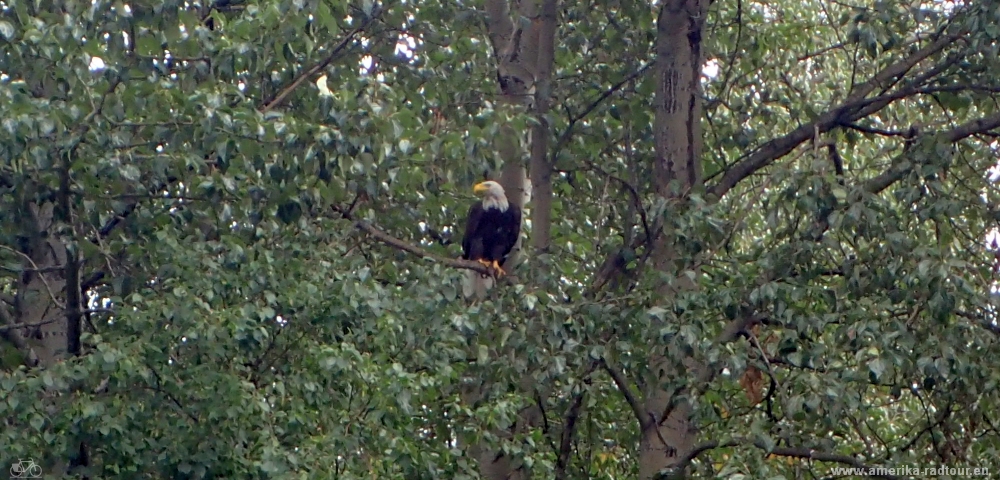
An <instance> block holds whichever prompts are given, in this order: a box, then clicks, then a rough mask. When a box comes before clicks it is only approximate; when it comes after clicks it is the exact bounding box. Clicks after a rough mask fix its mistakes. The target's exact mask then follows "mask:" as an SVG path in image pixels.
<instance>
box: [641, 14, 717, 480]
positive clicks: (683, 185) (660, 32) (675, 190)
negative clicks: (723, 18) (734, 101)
mask: <svg viewBox="0 0 1000 480" xmlns="http://www.w3.org/2000/svg"><path fill="white" fill-rule="evenodd" d="M708 4H709V2H708V1H707V0H700V1H699V0H670V1H667V2H666V3H664V4H663V6H662V7H661V8H660V13H659V17H658V19H657V39H656V65H657V67H656V68H657V76H658V78H657V80H658V85H657V89H656V99H655V110H656V112H655V125H654V129H655V142H656V145H655V149H656V159H655V163H654V165H653V172H654V182H655V185H654V190H655V192H656V194H657V196H658V197H660V198H661V199H662V200H663V201H667V202H668V205H669V204H671V203H676V202H670V201H671V200H673V199H677V198H681V197H684V196H686V195H687V193H689V192H690V191H691V189H692V188H695V187H697V186H698V185H699V184H700V182H701V164H700V150H701V128H700V127H701V125H700V122H701V94H700V77H701V63H702V60H701V33H702V26H703V24H704V18H705V15H706V13H707V9H708ZM667 223H668V224H669V222H667ZM667 228H669V226H668V227H667ZM672 238H674V236H673V235H671V234H669V232H665V233H664V234H663V235H660V236H659V237H658V240H657V241H656V242H654V254H653V264H654V266H655V268H656V269H657V270H659V271H665V272H667V273H671V274H674V273H677V272H676V269H677V268H676V266H675V259H676V258H677V252H676V249H675V247H674V245H672V244H671V243H670V239H672ZM678 278H684V277H683V276H678ZM679 288H694V285H693V284H689V285H679ZM661 293H662V294H663V297H664V298H666V299H669V298H670V297H671V296H672V295H673V291H672V290H671V289H670V288H667V287H663V288H662V292H661ZM680 351H681V349H680V348H672V346H670V345H668V346H666V347H665V349H663V350H661V351H660V352H659V353H657V354H655V355H653V356H652V358H650V361H649V364H650V367H651V368H650V370H651V371H652V376H653V378H652V379H651V380H652V381H650V382H648V383H647V385H649V387H647V390H646V392H644V400H643V410H644V413H645V414H648V415H649V418H647V419H639V421H640V424H641V425H643V431H642V435H641V438H640V452H639V478H640V479H643V480H646V479H653V478H657V477H658V476H659V475H660V474H661V472H665V471H669V468H670V467H673V466H675V465H676V463H677V461H678V459H680V458H683V457H684V455H686V454H687V453H688V452H689V451H690V450H691V448H692V446H693V443H694V432H693V430H692V428H691V423H690V418H689V417H690V413H691V409H690V406H689V405H688V404H686V403H684V402H682V401H677V400H676V399H674V398H673V395H674V393H673V391H667V390H664V389H663V387H662V385H664V384H665V383H667V382H669V381H671V380H673V379H674V378H675V377H677V375H678V373H677V368H676V367H675V365H676V363H675V361H676V360H680V362H682V363H683V364H685V365H687V366H688V367H692V366H694V367H696V365H692V364H693V363H694V362H693V359H690V358H678V356H679V355H680V353H679V352H680ZM671 359H673V360H671ZM684 370H687V371H688V372H690V371H692V369H690V368H688V369H684ZM694 371H697V369H696V368H695V369H694Z"/></svg>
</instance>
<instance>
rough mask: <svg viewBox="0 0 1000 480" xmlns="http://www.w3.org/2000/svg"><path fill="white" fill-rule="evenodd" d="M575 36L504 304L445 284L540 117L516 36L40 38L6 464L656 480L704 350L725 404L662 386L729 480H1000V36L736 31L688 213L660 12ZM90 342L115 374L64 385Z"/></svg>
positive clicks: (892, 21) (411, 9)
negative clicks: (468, 227) (540, 183)
mask: <svg viewBox="0 0 1000 480" xmlns="http://www.w3.org/2000/svg"><path fill="white" fill-rule="evenodd" d="M562 3H564V4H563V5H560V11H559V16H558V29H557V33H556V50H555V68H554V70H553V76H552V89H551V102H552V105H553V107H552V110H551V112H550V113H549V114H548V115H547V119H548V122H549V123H548V125H550V127H551V129H550V132H549V133H550V135H549V140H550V141H549V144H548V145H549V148H548V157H549V159H550V160H551V162H552V166H553V177H552V178H553V184H552V186H553V190H554V198H553V204H552V210H553V216H552V217H553V219H552V225H551V227H552V240H551V246H550V248H549V249H548V250H547V251H544V252H530V251H529V252H526V255H525V257H526V258H525V260H524V261H523V262H522V263H521V264H520V265H519V266H518V267H517V269H516V272H515V273H516V275H515V276H514V277H513V280H512V281H509V282H501V284H500V285H499V286H498V287H497V288H495V289H493V290H492V291H491V294H490V298H489V299H488V300H486V301H483V302H471V301H468V300H467V299H464V298H462V295H461V286H460V282H461V279H462V277H463V275H464V271H463V270H462V269H458V268H451V267H450V266H449V265H447V264H446V262H442V261H440V260H441V259H442V258H456V257H458V256H459V254H460V249H459V245H458V243H459V239H460V236H461V231H462V227H463V225H462V222H463V221H464V218H465V214H466V211H467V209H468V205H469V204H470V202H472V201H473V196H472V194H471V185H472V184H473V183H475V182H476V181H478V180H480V179H481V178H482V177H483V175H484V172H488V173H489V174H491V175H492V174H495V173H496V172H498V171H499V170H500V168H501V167H502V159H503V156H502V155H501V150H502V148H501V147H500V146H498V142H499V140H498V139H499V138H502V136H503V135H502V133H503V132H501V130H503V129H506V131H508V132H510V131H512V132H515V137H516V141H517V142H518V143H519V144H520V145H522V146H524V156H525V158H526V157H527V155H528V153H527V152H528V148H527V146H528V145H529V144H530V142H531V141H532V140H533V139H532V138H530V135H529V134H528V131H529V129H530V128H531V126H532V125H534V124H535V122H537V121H538V120H537V119H536V118H532V115H531V114H530V110H528V109H525V108H521V107H519V106H514V105H511V104H509V103H507V102H503V101H501V100H502V99H501V98H499V95H498V94H497V93H496V92H497V90H498V87H497V65H496V62H495V58H496V55H497V52H496V51H494V48H493V46H491V44H490V42H489V40H488V38H487V34H486V32H485V30H484V28H485V27H484V13H483V9H482V8H481V6H479V5H475V6H470V5H465V4H463V2H446V1H441V2H436V1H428V2H424V1H421V2H412V1H405V2H388V3H384V4H382V3H375V2H371V1H369V0H366V1H364V2H356V3H351V2H343V1H337V0H298V1H292V2H287V1H286V2H279V1H271V2H265V1H257V0H249V1H217V2H216V3H214V4H202V3H186V2H166V3H161V2H146V1H144V0H140V1H139V2H127V3H126V2H118V1H116V2H93V3H88V2H82V3H81V2H53V3H52V4H48V3H47V2H41V3H38V2H27V1H22V0H4V1H2V2H0V8H2V11H3V15H2V16H0V35H2V36H3V37H4V40H3V42H4V43H3V49H2V51H0V112H2V113H0V157H2V159H3V163H0V334H2V335H3V337H2V339H0V348H2V370H0V419H3V420H0V424H2V425H3V428H2V429H0V466H2V465H8V464H13V463H15V462H17V461H18V459H27V458H31V459H33V460H34V461H35V462H36V463H38V464H40V465H42V466H43V467H44V469H45V471H46V473H47V474H49V473H51V472H54V471H55V469H57V468H64V467H65V464H66V463H70V464H77V463H85V464H86V465H83V466H79V468H78V470H77V472H78V473H86V474H89V475H91V476H92V478H109V477H117V476H123V477H125V478H131V477H149V478H291V477H302V478H361V477H365V478H407V479H409V478H455V479H461V478H478V477H479V475H480V471H481V468H482V465H480V463H478V461H477V460H476V458H475V456H474V455H472V454H471V453H470V452H471V451H473V450H476V449H480V448H492V449H499V451H502V452H503V453H504V454H505V455H506V456H507V457H508V458H510V459H512V460H513V464H514V466H515V468H523V469H524V470H523V471H525V472H530V475H531V478H552V477H553V476H555V475H556V472H559V474H560V475H568V478H634V477H635V476H636V472H637V471H638V469H637V461H638V458H639V456H640V454H641V453H640V452H639V451H638V448H637V441H638V435H639V424H640V422H645V421H646V420H644V419H641V418H640V419H638V420H637V418H636V416H637V414H643V412H637V411H636V410H637V409H636V408H635V403H636V401H635V399H634V398H632V397H633V396H634V393H631V391H632V389H638V390H643V389H646V388H647V387H648V385H647V383H648V382H650V381H652V380H651V379H653V378H659V377H657V376H655V375H654V374H653V373H651V372H650V370H651V369H650V368H649V362H648V356H649V354H650V351H651V348H653V346H655V345H658V344H662V343H664V342H666V341H671V342H674V343H673V344H674V345H681V346H682V349H681V350H682V352H680V353H678V354H677V355H678V357H677V358H678V360H677V363H678V365H689V364H688V363H685V362H683V361H681V360H680V358H681V357H686V358H689V359H695V360H696V361H697V363H698V364H700V365H707V366H708V370H710V371H712V372H714V373H713V375H711V376H710V378H708V379H707V381H705V382H704V383H702V384H696V382H694V380H693V379H696V378H702V377H699V376H697V375H694V374H692V375H690V376H689V379H688V382H687V383H676V382H675V383H671V384H668V385H662V386H661V387H662V389H663V390H664V391H676V392H681V391H683V392H684V398H686V399H688V400H689V401H691V402H692V405H693V412H692V415H691V419H692V420H691V421H692V423H693V425H694V429H695V430H696V432H697V438H698V441H699V445H700V447H701V449H700V450H698V451H695V452H692V455H691V456H690V458H689V459H688V460H689V461H691V462H692V466H691V469H692V470H691V472H692V473H694V474H697V475H704V476H719V477H725V478H740V476H741V475H742V476H745V477H752V478H758V477H760V478H770V477H774V478H779V477H780V478H800V477H806V476H808V475H816V476H819V477H823V476H828V475H830V472H831V468H832V467H834V466H843V465H858V464H864V465H873V466H888V467H906V466H921V467H932V466H938V465H949V466H962V467H993V468H994V469H995V470H994V471H1000V465H998V464H996V460H995V459H996V458H1000V430H997V427H998V426H1000V415H998V413H997V412H998V411H1000V393H998V392H1000V366H998V365H997V362H996V361H995V358H991V356H990V354H991V353H993V352H996V351H997V348H998V346H1000V324H998V321H997V319H996V317H995V306H994V305H993V301H994V300H993V299H994V298H995V296H994V295H993V290H994V288H995V283H996V277H997V265H998V264H997V261H998V260H997V258H1000V257H998V255H1000V254H998V253H995V252H997V251H1000V249H998V248H997V245H996V243H995V241H994V240H993V238H994V237H993V236H992V235H993V232H994V229H995V228H996V226H997V223H998V220H1000V214H998V211H997V208H996V205H997V203H998V201H1000V192H998V190H997V188H996V185H995V184H994V183H993V181H992V180H991V179H990V178H989V169H990V168H991V167H992V166H993V165H994V164H995V163H996V160H997V158H998V156H997V154H998V149H1000V146H998V144H997V136H998V135H1000V130H998V129H997V125H1000V120H997V118H998V115H1000V112H998V108H997V103H996V101H997V99H998V98H997V97H998V95H1000V84H998V83H997V80H996V79H997V78H1000V54H998V51H1000V43H998V42H1000V27H997V25H1000V8H998V7H997V6H996V5H992V4H990V2H970V3H969V4H968V5H966V4H963V3H960V2H944V3H928V4H926V5H924V4H922V3H921V2H910V3H904V2H874V3H870V2H830V1H824V0H810V1H791V0H782V1H777V2H743V1H726V0H717V1H715V2H714V4H713V5H712V7H711V9H710V10H709V12H710V14H709V16H708V17H707V19H706V25H705V28H704V32H703V37H702V41H703V44H702V48H703V52H702V54H703V56H704V57H705V58H704V59H703V60H704V61H705V65H706V67H705V68H704V70H703V72H704V73H705V76H704V77H703V79H702V86H703V89H704V90H703V92H702V94H703V95H702V96H703V109H704V114H703V121H702V128H703V132H704V135H703V139H702V140H701V141H702V142H703V147H702V150H703V153H702V155H701V157H702V159H703V164H702V170H703V176H704V179H705V185H704V188H702V187H701V186H698V187H696V188H694V189H693V190H692V191H691V192H690V195H686V196H684V197H683V198H684V200H676V199H674V200H670V201H667V200H664V199H663V198H659V197H657V196H656V195H655V192H656V191H657V189H656V187H657V186H656V185H654V175H653V167H652V164H653V161H654V157H655V153H654V152H655V149H654V144H653V138H654V127H655V125H654V113H653V109H652V105H653V104H654V103H655V101H654V99H655V95H656V91H657V85H658V82H660V79H658V78H657V77H656V76H655V75H654V69H653V68H651V65H652V64H653V62H654V61H655V60H656V54H655V52H654V49H653V47H652V45H653V43H654V41H655V37H656V34H657V31H656V21H657V15H658V12H659V9H660V7H659V6H658V5H657V6H656V7H651V6H650V5H647V4H632V3H629V2H614V1H608V2H581V3H579V4H578V3H574V2H562ZM666 3H670V2H666ZM531 21H532V20H531V19H525V18H522V19H519V20H518V21H517V22H516V23H518V24H521V25H529V24H530V23H531ZM911 59H916V60H914V61H913V62H912V65H908V63H907V62H909V61H910V60H911ZM898 65H908V67H907V68H902V67H900V69H899V71H898V72H897V73H895V74H893V75H883V73H884V72H886V71H887V69H892V68H895V66H898ZM859 92H860V93H859ZM748 162H749V163H748ZM748 164H753V165H754V167H755V168H753V169H752V170H750V171H748V172H746V173H747V174H746V175H742V176H740V175H739V174H737V173H735V172H737V170H738V169H739V168H740V167H741V166H745V165H748ZM531 207H532V205H531V204H530V203H529V204H528V205H527V208H526V216H528V217H530V215H531V213H532V209H531ZM46 218H48V219H49V220H45V219H46ZM362 221H363V222H364V223H363V225H371V226H373V228H375V229H378V231H380V232H385V233H386V234H388V235H391V236H392V237H395V238H396V239H399V240H400V241H401V242H405V243H406V244H408V245H411V246H416V247H419V248H422V249H424V250H427V251H429V252H430V253H431V254H432V255H434V256H435V258H431V259H426V258H419V257H418V256H415V255H412V254H411V253H409V252H406V251H404V250H403V249H401V248H399V246H398V245H391V244H386V243H385V242H384V241H380V240H379V239H378V238H377V237H376V236H373V235H372V234H371V232H366V231H364V230H363V229H359V228H358V226H359V222H362ZM532 230H533V225H532V223H531V220H530V218H529V219H528V220H527V221H526V223H525V227H524V229H523V231H524V233H525V235H526V236H528V237H530V236H531V233H532ZM661 230H662V231H665V232H670V235H671V238H670V241H671V242H670V243H671V244H672V245H674V246H676V247H677V248H676V251H675V252H673V254H672V255H673V256H672V258H671V263H670V266H668V267H662V266H661V267H662V268H659V269H656V268H653V267H652V266H651V262H650V261H649V256H650V254H651V249H652V246H651V245H650V244H649V243H643V242H642V239H643V238H646V237H648V236H651V235H652V233H653V231H661ZM52 240H55V241H54V242H52ZM45 242H49V243H45ZM991 242H993V244H992V245H991ZM51 245H57V246H65V252H60V254H59V255H55V257H53V258H55V260H52V261H53V262H54V263H51V264H44V263H43V262H42V261H41V260H40V259H41V258H43V257H45V255H47V253H42V252H41V251H42V246H44V247H45V248H48V246H51ZM52 248H56V247H52ZM60 255H61V257H60ZM50 256H51V255H50ZM609 256H611V258H617V259H620V260H621V261H620V262H619V265H617V268H618V269H620V270H621V272H623V273H622V275H619V278H617V279H616V280H614V281H610V282H608V281H606V280H607V278H605V277H604V275H603V272H605V268H606V267H607V266H608V265H609V264H614V263H615V262H606V260H607V259H608V258H609ZM45 258H48V257H45ZM60 258H61V260H60ZM50 260H51V258H50ZM683 279H692V280H694V282H695V283H696V284H697V287H698V288H694V289H680V290H679V291H678V292H677V293H676V295H674V296H672V297H670V298H666V297H664V296H663V295H662V294H661V293H660V292H662V290H661V289H659V287H660V286H661V285H663V284H665V283H666V284H673V283H675V282H679V281H681V280H683ZM74 289H75V290H78V291H83V292H84V293H85V295H84V297H83V298H82V299H81V300H76V301H74V298H73V297H74V295H72V294H71V292H72V291H73V290H74ZM38 305H48V306H49V307H46V308H43V309H42V310H45V311H48V310H49V309H52V311H55V309H59V310H58V312H57V313H56V316H55V317H53V318H55V319H56V320H47V319H48V318H49V317H38V318H44V319H43V320H41V321H40V322H36V320H37V319H34V317H31V316H30V315H29V314H30V313H31V312H33V311H35V310H34V308H35V307H37V306H38ZM71 308H75V309H76V311H78V312H81V314H82V316H83V334H82V337H81V340H82V342H81V345H80V347H79V350H78V351H74V347H73V342H72V340H71V341H70V343H69V345H70V346H69V349H70V353H71V354H72V355H68V356H67V358H65V359H64V360H61V361H58V362H52V363H50V364H47V363H46V362H45V361H44V360H45V358H44V357H45V355H42V357H43V358H42V361H41V362H40V363H39V362H38V360H37V359H36V358H35V357H36V354H35V353H33V352H32V348H38V349H44V348H45V346H44V344H45V342H46V341H48V337H47V336H46V335H41V334H39V335H35V334H34V329H36V328H37V327H39V326H44V325H43V323H45V324H51V323H53V322H55V321H59V322H62V321H63V320H64V319H65V318H66V315H65V314H64V313H62V312H63V310H62V309H67V310H69V309H71ZM50 313H51V312H50ZM50 313H46V315H48V314H50ZM742 317H752V318H754V319H756V320H755V321H754V323H755V326H753V327H752V328H750V329H748V330H747V331H746V332H743V335H741V336H739V338H738V339H737V340H735V341H732V342H718V341H716V340H717V339H718V338H719V337H720V335H722V334H723V333H724V331H725V328H726V327H727V325H730V324H731V322H732V321H733V320H734V319H739V318H742ZM664 322H665V323H664ZM4 325H6V326H4ZM12 325H13V326H17V328H14V327H12ZM663 325H665V326H663ZM25 327H26V328H25ZM63 334H64V335H67V333H66V332H63ZM68 335H72V331H70V332H69V333H68ZM678 340H679V341H678ZM57 353H59V352H57ZM675 353H676V352H675ZM57 356H58V355H57ZM679 368H684V367H679ZM693 370H694V369H693ZM615 376H617V377H619V378H612V377H615ZM473 390H475V391H476V392H477V393H476V394H470V391H473ZM530 406H534V407H538V408H537V411H538V412H539V418H536V419H533V420H532V421H531V422H525V421H524V420H523V419H524V412H525V409H526V408H527V407H530ZM515 424H516V427H515ZM81 445H83V446H84V447H83V449H84V450H86V452H87V454H86V456H87V457H88V458H87V461H86V462H83V461H82V460H81V455H80V453H79V451H80V450H81ZM808 452H814V453H808ZM815 452H819V453H820V454H821V455H820V456H816V455H815ZM811 455H812V457H811V458H810V456H811ZM822 455H825V457H824V456H822ZM991 459H992V460H991ZM991 462H992V464H991ZM4 468H6V467H4ZM809 472H812V473H809Z"/></svg>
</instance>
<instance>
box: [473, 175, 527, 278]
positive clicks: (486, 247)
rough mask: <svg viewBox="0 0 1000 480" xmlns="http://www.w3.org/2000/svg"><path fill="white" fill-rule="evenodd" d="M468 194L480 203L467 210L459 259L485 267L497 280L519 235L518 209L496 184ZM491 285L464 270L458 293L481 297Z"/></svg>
mask: <svg viewBox="0 0 1000 480" xmlns="http://www.w3.org/2000/svg"><path fill="white" fill-rule="evenodd" d="M472 191H473V192H475V193H476V194H477V195H481V196H482V197H483V200H482V201H481V202H476V203H474V204H472V207H471V208H469V219H468V220H467V221H466V223H465V236H464V237H463V238H462V258H464V259H466V260H475V261H477V262H479V263H482V264H483V265H487V266H489V267H490V268H492V269H493V271H494V275H495V276H496V277H497V278H499V277H501V276H503V275H504V274H505V273H506V272H504V270H503V268H501V265H502V264H503V263H504V261H506V260H507V255H508V254H510V250H511V249H512V248H514V244H515V243H517V237H518V235H520V233H521V209H520V208H518V206H517V205H512V204H511V203H510V202H508V201H507V195H505V194H504V191H503V187H502V186H500V184H499V183H497V182H493V181H488V182H482V183H479V184H477V185H476V186H475V187H473V188H472ZM492 285H493V279H492V278H490V277H488V276H486V275H482V274H480V273H479V272H476V271H475V270H468V271H467V272H466V280H465V284H464V285H463V286H462V287H463V288H462V290H463V293H464V294H465V296H466V297H469V296H472V294H473V293H475V294H476V296H478V297H479V298H482V297H483V296H484V295H485V294H486V290H487V289H488V288H490V287H491V286H492Z"/></svg>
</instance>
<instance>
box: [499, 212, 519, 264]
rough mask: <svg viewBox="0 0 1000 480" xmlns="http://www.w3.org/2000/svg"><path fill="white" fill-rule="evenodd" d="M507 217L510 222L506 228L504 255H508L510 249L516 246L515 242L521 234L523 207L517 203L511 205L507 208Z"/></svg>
mask: <svg viewBox="0 0 1000 480" xmlns="http://www.w3.org/2000/svg"><path fill="white" fill-rule="evenodd" d="M507 218H508V220H507V221H508V222H510V223H509V224H508V225H507V228H505V229H504V234H505V238H504V241H503V245H504V251H503V256H504V257H506V256H507V255H508V254H509V253H510V250H511V249H512V248H514V244H516V243H517V238H518V236H520V235H521V209H520V208H518V206H517V205H511V206H510V207H509V208H507Z"/></svg>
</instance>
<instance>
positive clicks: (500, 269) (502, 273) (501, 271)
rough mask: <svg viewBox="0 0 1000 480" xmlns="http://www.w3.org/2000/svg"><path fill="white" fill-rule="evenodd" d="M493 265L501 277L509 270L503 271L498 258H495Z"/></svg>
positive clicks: (498, 276)
mask: <svg viewBox="0 0 1000 480" xmlns="http://www.w3.org/2000/svg"><path fill="white" fill-rule="evenodd" d="M491 266H492V267H493V270H494V271H495V273H496V277H497V278H500V277H502V276H504V275H506V274H507V272H505V271H503V269H502V268H500V264H499V263H497V261H496V260H493V265H491Z"/></svg>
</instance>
